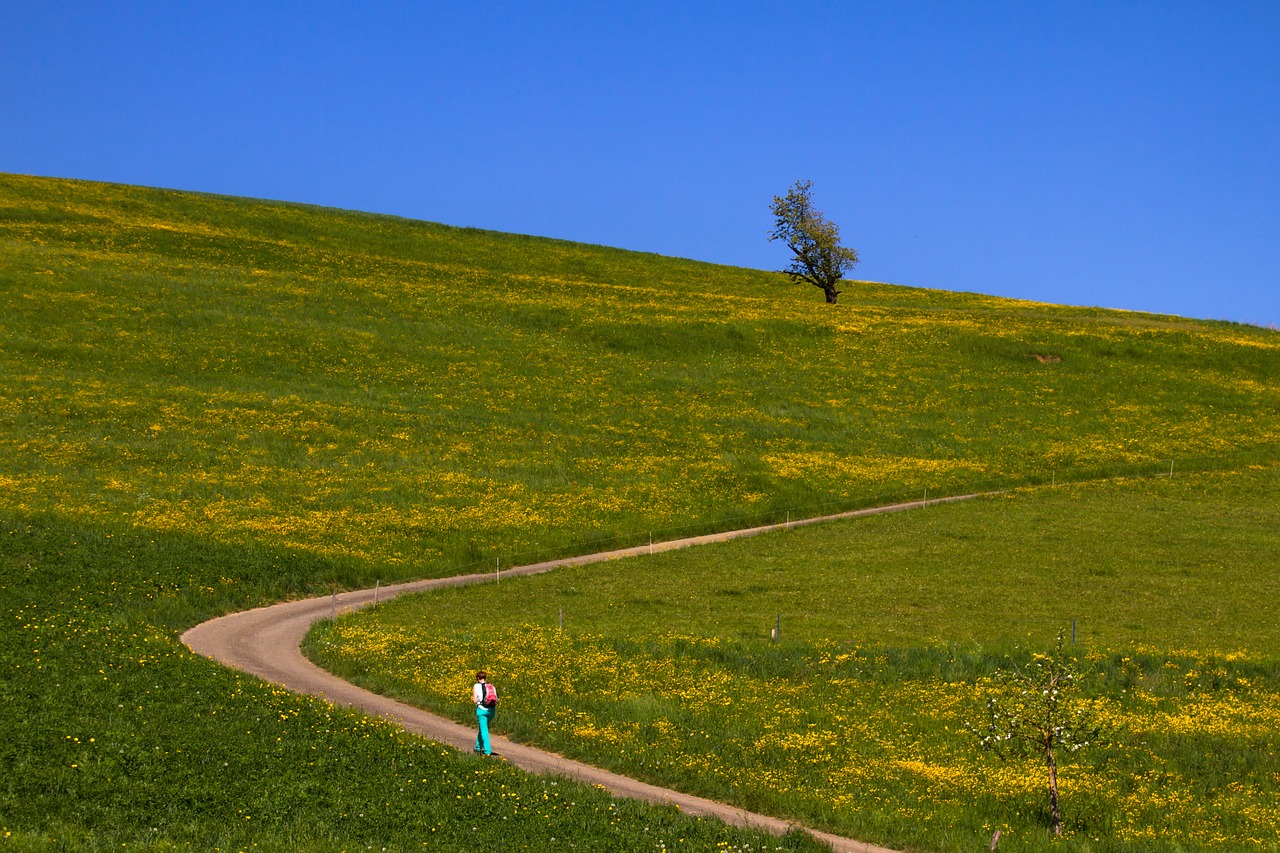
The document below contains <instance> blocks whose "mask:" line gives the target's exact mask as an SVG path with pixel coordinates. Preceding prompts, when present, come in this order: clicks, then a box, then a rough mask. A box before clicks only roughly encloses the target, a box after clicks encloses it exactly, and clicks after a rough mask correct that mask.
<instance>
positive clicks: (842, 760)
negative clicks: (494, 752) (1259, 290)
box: [308, 466, 1280, 851]
mask: <svg viewBox="0 0 1280 853" xmlns="http://www.w3.org/2000/svg"><path fill="white" fill-rule="evenodd" d="M1079 530H1088V531H1090V535H1089V536H1088V537H1083V536H1078V535H1074V536H1071V537H1070V538H1067V537H1066V534H1071V533H1074V532H1076V531H1079ZM1278 553H1280V467H1276V466H1269V467H1262V466H1259V467H1257V468H1255V469H1251V470H1248V471H1245V472H1238V473H1231V474H1200V475H1188V476H1186V477H1182V478H1180V479H1179V478H1173V479H1168V478H1162V479H1151V480H1143V481H1125V482H1112V483H1103V484H1097V483H1094V484H1086V485H1077V486H1068V487H1059V488H1058V489H1056V490H1052V491H1049V490H1045V489H1039V490H1033V491H1030V492H1022V493H1017V494H1012V495H1006V496H1002V497H998V498H992V499H987V500H983V501H980V502H976V503H962V504H950V505H946V506H938V507H932V508H929V509H927V510H922V511H915V512H911V513H901V514H897V515H886V516H875V517H870V518H863V519H858V520H855V521H848V522H841V523H838V524H832V525H829V526H824V527H821V528H808V529H801V530H794V531H788V532H785V533H777V534H770V535H768V536H765V537H757V538H753V539H748V540H739V541H735V542H732V543H726V544H724V545H719V546H707V547H703V548H700V549H696V550H691V551H680V552H668V553H665V554H657V555H653V556H647V557H640V558H632V559H628V560H623V561H618V562H616V563H610V564H595V565H590V566H581V567H574V568H568V569H564V570H557V571H556V572H555V573H552V574H550V575H543V576H537V577H530V578H512V579H509V580H508V581H503V582H501V583H499V584H497V585H486V586H484V587H482V588H477V587H471V588H465V589H462V588H455V589H450V590H444V591H440V592H433V593H431V594H428V595H421V596H414V597H410V598H405V599H400V600H397V601H395V602H392V603H390V604H387V605H385V606H383V607H381V608H380V609H379V610H378V612H376V613H363V614H359V615H355V616H351V617H344V618H342V619H340V620H338V623H337V624H336V625H331V624H329V625H323V626H321V627H319V628H317V629H316V630H315V631H313V635H312V636H311V638H310V639H309V645H308V649H309V653H310V654H311V655H312V656H313V657H314V658H315V659H316V660H317V661H319V662H322V663H323V664H324V665H325V666H326V667H327V668H329V669H332V670H333V671H335V672H338V673H340V674H342V675H343V676H344V677H348V678H350V679H351V680H354V681H357V682H359V683H363V684H366V685H367V686H369V687H371V688H373V689H376V690H378V691H379V692H383V693H388V694H390V695H395V696H397V697H399V698H401V699H402V700H405V701H409V702H412V703H414V704H419V705H424V706H428V707H432V708H435V709H437V710H439V711H441V712H443V713H449V714H453V715H454V716H458V715H459V714H461V713H464V712H465V710H466V707H465V703H460V702H459V701H458V696H460V695H465V693H466V691H467V690H468V689H469V684H470V682H469V680H468V673H469V672H471V671H474V670H475V669H477V668H485V669H487V670H488V671H490V672H491V673H493V674H494V677H495V678H497V679H499V681H500V683H501V684H502V685H503V694H504V696H505V697H506V698H505V699H504V701H503V705H502V711H501V713H500V715H499V716H500V718H499V720H498V727H499V728H505V729H506V730H507V731H509V732H510V733H511V734H512V736H514V737H516V738H517V739H519V740H521V741H529V742H534V743H539V744H542V745H545V746H546V747H548V748H550V749H553V750H555V751H558V752H562V753H565V754H568V755H571V756H573V757H575V758H579V759H581V760H585V761H589V762H592V763H598V764H601V765H603V766H608V767H610V768H611V769H614V770H616V771H618V772H622V773H626V774H628V775H634V776H638V777H641V778H644V779H647V780H649V781H652V782H656V783H662V784H667V785H672V786H675V787H679V788H681V789H684V790H689V791H691V792H693V793H697V794H700V795H703V796H707V797H713V798H717V799H721V800H724V801H726V802H732V803H735V804H738V805H741V806H742V807H744V808H749V809H753V810H759V811H765V812H769V813H773V814H779V815H785V816H788V817H793V818H797V819H800V820H803V821H806V822H809V823H812V824H818V825H820V826H822V827H823V828H826V829H828V830H831V831H834V832H838V833H841V834H845V835H850V836H853V837H857V838H864V839H869V840H873V841H875V842H877V843H882V844H887V845H892V846H897V847H905V848H909V849H922V850H956V851H959V850H972V849H977V848H978V847H979V845H982V844H984V843H985V842H986V841H987V840H988V839H989V838H990V837H991V835H992V834H993V832H994V831H995V830H997V829H999V830H1000V831H1001V832H1002V839H1001V842H1000V849H1002V850H1003V849H1012V850H1050V849H1068V850H1134V849H1141V850H1170V851H1174V850H1246V849H1251V850H1274V849H1277V847H1280V832H1277V830H1276V827H1275V824H1274V821H1273V820H1272V818H1271V814H1272V807H1273V805H1274V803H1275V802H1276V801H1277V798H1280V758H1277V755H1280V632H1278V631H1277V630H1276V627H1275V623H1274V619H1273V616H1272V611H1271V604H1272V602H1274V601H1275V600H1276V595H1277V593H1280V561H1277V559H1276V556H1275V555H1276V554H1278ZM1241 567H1248V569H1247V570H1242V568H1241ZM775 611H777V612H780V613H781V615H782V625H783V631H784V636H783V639H782V641H781V642H774V641H772V640H770V639H769V629H770V627H771V626H774V625H776V624H777V623H776V622H775V621H774V618H775ZM562 614H563V616H562ZM561 618H563V620H564V628H560V626H559V622H560V620H561ZM1073 620H1075V621H1076V622H1077V625H1078V628H1079V630H1080V638H1081V642H1080V643H1079V645H1077V646H1074V647H1072V653H1073V655H1074V656H1077V657H1079V658H1080V659H1081V660H1082V661H1083V662H1084V665H1085V668H1086V670H1087V671H1089V672H1090V673H1091V677H1090V678H1088V679H1087V680H1086V683H1085V686H1084V696H1085V701H1086V704H1087V706H1088V707H1090V708H1091V709H1092V711H1093V713H1094V714H1096V715H1097V716H1099V717H1100V718H1101V720H1102V721H1103V723H1104V730H1106V731H1107V732H1108V738H1107V742H1106V743H1105V745H1104V746H1103V747H1101V748H1098V749H1095V750H1093V751H1091V752H1086V753H1080V754H1079V755H1072V756H1070V757H1069V758H1068V759H1065V760H1064V759H1061V758H1060V761H1064V763H1063V764H1062V765H1061V767H1060V771H1059V772H1060V777H1059V778H1060V780H1062V785H1063V789H1062V790H1063V798H1064V803H1065V812H1064V813H1065V815H1066V820H1067V833H1066V837H1065V838H1064V839H1063V840H1061V841H1059V842H1057V843H1054V842H1052V841H1051V838H1050V836H1049V834H1048V833H1047V831H1046V829H1045V819H1046V812H1047V808H1046V803H1045V801H1044V800H1045V794H1044V790H1045V780H1044V771H1043V768H1042V767H1041V766H1040V765H1039V764H1038V763H1037V762H1036V761H1034V760H1032V761H1028V762H1019V761H1007V762H1001V761H999V760H996V759H994V758H992V757H991V756H989V755H985V754H983V753H982V752H981V751H980V750H979V748H978V743H977V738H976V736H975V735H974V734H973V732H972V731H970V730H969V728H970V727H971V726H972V725H973V724H975V723H976V721H977V720H978V719H979V718H980V717H981V715H982V709H983V707H984V703H985V701H986V698H987V697H988V696H990V695H993V691H995V690H996V689H997V687H996V686H995V685H994V684H993V682H992V678H991V676H992V673H993V671H994V670H995V669H996V667H997V666H1002V665H1003V664H1004V662H1005V661H1006V660H1008V659H1013V660H1024V659H1025V658H1026V656H1027V654H1028V653H1029V652H1031V651H1034V650H1037V649H1041V650H1043V649H1045V648H1046V647H1047V646H1048V645H1051V642H1052V635H1053V632H1054V631H1055V630H1058V629H1062V628H1064V627H1065V626H1069V625H1070V624H1071V623H1072V621H1073Z"/></svg>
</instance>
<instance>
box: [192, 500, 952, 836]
mask: <svg viewBox="0 0 1280 853" xmlns="http://www.w3.org/2000/svg"><path fill="white" fill-rule="evenodd" d="M972 497H976V495H960V496H956V497H949V498H937V499H934V500H921V501H913V502H910V503H903V504H895V505H892V506H884V507H875V508H872V509H864V510H855V511H852V512H844V513H839V514H837V515H829V516H823V517H821V518H811V519H803V520H800V521H792V522H787V523H785V524H771V525H765V526H762V527H753V528H748V529H745V530H733V531H727V532H724V533H714V534H710V535H707V536H696V537H691V538H689V539H678V540H672V541H670V542H655V543H653V544H652V545H642V546H639V547H636V548H624V549H620V550H617V551H606V552H602V553H599V554H589V555H586V556H581V557H570V558H567V559H562V560H550V561H548V562H545V563H536V564H533V565H529V566H522V567H519V568H513V569H507V570H505V571H503V572H501V574H502V575H505V576H508V577H510V576H511V575H533V574H540V573H542V572H549V571H551V570H552V569H556V568H559V567H561V566H573V565H582V564H586V563H596V562H602V561H604V560H615V559H620V558H622V557H632V556H639V555H642V554H651V553H657V552H659V551H671V550H675V549H677V548H688V547H692V546H694V545H701V544H706V543H710V542H723V541H726V540H729V539H737V538H741V537H745V536H754V535H756V534H759V533H764V532H766V531H771V530H782V529H786V528H790V527H800V526H803V525H808V524H817V523H819V522H823V521H831V520H835V519H840V518H854V517H857V516H862V515H872V514H875V513H882V512H894V511H899V510H906V509H916V508H919V507H923V506H925V505H927V504H935V503H946V502H950V501H958V500H965V499H968V498H972ZM494 577H495V576H494V573H492V572H486V573H484V574H474V575H460V576H457V577H449V578H432V579H429V580H419V581H411V582H408V583H402V584H396V585H393V586H387V587H382V588H380V589H377V590H372V589H366V590H360V591H357V592H348V593H342V594H339V595H334V596H324V597H322V598H309V599H305V600H302V601H288V602H285V603H283V604H274V605H271V606H269V607H260V608H257V609H255V610H246V611H244V612H242V613H232V614H229V615H227V616H221V617H219V618H217V619H211V620H209V621H208V622H203V623H201V624H199V625H197V626H195V627H194V628H192V629H191V630H189V631H187V632H186V633H185V634H183V635H182V642H183V643H185V644H186V645H187V647H188V648H190V649H191V650H192V651H194V652H196V653H198V654H201V655H204V656H205V657H208V658H212V659H213V660H215V661H218V662H219V663H221V664H224V665H225V666H229V667H232V668H233V669H238V670H241V671H243V672H247V673H250V674H252V675H256V676H258V677H259V678H262V679H265V680H267V681H270V682H273V683H275V684H279V685H281V686H283V687H287V688H288V689H290V690H293V691H295V692H298V693H306V694H310V695H313V696H320V697H323V698H324V699H327V700H328V701H330V702H333V703H334V704H336V705H344V706H349V707H353V708H360V709H362V710H365V711H367V712H369V713H372V714H377V715H378V716H380V717H384V718H386V719H389V720H392V721H394V722H395V723H397V724H398V725H400V726H402V727H403V728H404V729H405V730H406V731H409V732H413V733H414V734H419V735H423V736H425V737H429V738H431V739H432V740H436V741H439V742H441V743H444V744H448V745H449V746H452V747H455V748H457V749H459V750H463V751H467V752H469V751H470V750H471V748H472V747H473V746H474V744H475V730H474V729H473V728H472V727H470V726H463V725H460V724H458V723H455V722H453V721H452V720H447V719H445V718H443V717H438V716H436V715H435V714H430V713H427V712H426V711H423V710H421V709H419V708H414V707H412V706H409V705H405V704H404V703H402V702H397V701H395V700H393V699H388V698H387V697H385V696H379V695H378V694H376V693H370V692H369V691H368V690H364V689H362V688H359V687H356V686H355V685H354V684H351V683H349V682H346V681H343V680H342V679H340V678H338V677H337V676H335V675H331V674H330V673H328V672H326V671H325V670H323V669H321V668H320V667H318V666H316V665H315V664H313V663H312V662H311V661H309V660H307V658H305V657H304V656H303V654H302V651H301V648H300V646H301V644H302V639H303V637H304V636H306V633H307V631H308V630H309V629H310V628H311V625H312V624H313V623H315V622H317V621H319V620H321V619H325V618H328V617H331V616H334V615H336V614H342V613H349V612H351V611H353V610H359V609H360V608H362V607H366V606H368V605H370V604H373V603H374V601H375V596H376V598H377V600H378V601H386V600H388V599H391V598H394V597H396V596H397V595H401V594H402V593H406V592H419V591H422V590H429V589H437V588H440V587H445V586H461V585H464V584H474V583H486V582H492V581H493V580H494ZM493 744H494V749H495V751H497V752H499V753H500V754H501V755H502V757H503V758H505V759H506V760H507V761H509V762H510V763H512V764H514V765H516V766H517V767H520V768H522V769H524V770H528V771H531V772H534V773H543V774H555V775H558V776H565V777H568V778H571V779H576V780H578V781H581V782H585V783H587V784H590V785H601V786H603V787H604V788H606V789H607V790H608V791H609V792H610V793H612V794H613V795H614V796H618V797H632V798H637V799H642V800H648V801H650V802H655V803H667V804H672V805H676V806H679V808H680V809H681V810H682V811H684V812H686V813H688V814H693V815H705V816H709V817H715V818H719V819H720V820H723V821H725V822H726V823H730V824H735V825H739V826H749V827H752V828H756V829H763V830H766V831H768V832H772V833H774V834H776V835H781V834H783V833H785V832H787V831H788V830H790V829H793V828H801V829H804V830H805V831H807V832H809V833H810V834H812V835H813V836H815V837H816V838H819V839H821V840H822V841H824V842H826V843H827V844H830V845H831V847H832V849H833V850H838V851H851V853H894V851H891V850H889V849H888V848H884V847H877V846H875V845H872V844H865V843H863V842H860V841H854V840H853V839H850V838H842V837H840V836H837V835H831V834H829V833H825V832H819V831H817V830H813V829H809V828H808V827H800V826H799V825H798V824H795V823H792V822H789V821H785V820H780V819H779V818H774V817H769V816H767V815H760V814H755V813H753V812H747V811H744V810H742V809H738V808H734V807H733V806H728V805H725V804H724V803H717V802H714V801H712V800H707V799H704V798H702V797H694V796H690V795H688V794H682V793H680V792H678V791H672V790H668V789H666V788H659V787H657V786H655V785H650V784H647V783H645V782H639V781H636V780H635V779H629V778H627V777H626V776H619V775H618V774H616V773H610V772H609V771H607V770H601V769H600V768H598V767H592V766H590V765H587V764H582V763H581V762H577V761H572V760H570V759H567V758H564V757H562V756H559V755H556V754H554V753H550V752H544V751H542V750H540V749H534V748H533V747H529V746H524V745H522V744H518V743H514V742H512V741H509V740H507V739H506V738H503V737H497V736H495V737H494V738H493Z"/></svg>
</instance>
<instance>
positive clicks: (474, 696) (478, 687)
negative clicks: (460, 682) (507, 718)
mask: <svg viewBox="0 0 1280 853" xmlns="http://www.w3.org/2000/svg"><path fill="white" fill-rule="evenodd" d="M471 701H472V702H475V703H476V704H477V705H483V704H484V682H481V681H477V682H476V683H475V684H474V685H472V687H471Z"/></svg>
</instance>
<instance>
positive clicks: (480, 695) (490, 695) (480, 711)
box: [471, 669, 498, 755]
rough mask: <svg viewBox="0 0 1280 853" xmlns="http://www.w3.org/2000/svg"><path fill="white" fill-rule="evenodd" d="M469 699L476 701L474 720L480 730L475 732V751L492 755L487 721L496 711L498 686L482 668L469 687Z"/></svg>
mask: <svg viewBox="0 0 1280 853" xmlns="http://www.w3.org/2000/svg"><path fill="white" fill-rule="evenodd" d="M471 701H473V702H475V703H476V722H477V723H478V724H479V726H480V731H479V733H478V734H476V752H483V753H484V754H485V755H493V746H492V745H491V744H490V743H489V723H490V722H492V721H493V717H494V715H495V714H497V713H498V688H496V687H494V686H493V685H492V684H490V683H489V675H488V673H486V672H485V671H484V670H483V669H482V670H480V671H479V672H477V673H476V683H475V685H474V686H473V687H472V688H471Z"/></svg>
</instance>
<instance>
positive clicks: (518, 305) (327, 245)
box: [0, 176, 1280, 575]
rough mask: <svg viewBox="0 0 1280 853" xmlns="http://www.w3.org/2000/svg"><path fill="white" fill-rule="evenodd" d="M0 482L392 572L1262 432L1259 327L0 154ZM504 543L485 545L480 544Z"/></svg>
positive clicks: (50, 502) (1272, 408)
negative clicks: (188, 187) (848, 280)
mask: <svg viewBox="0 0 1280 853" xmlns="http://www.w3.org/2000/svg"><path fill="white" fill-rule="evenodd" d="M0 211H2V215H3V220H2V221H0V246H2V247H3V255H2V256H0V258H2V260H0V275H2V276H3V278H2V279H0V317H3V318H4V320H5V329H6V330H7V331H6V334H5V341H4V348H3V360H2V361H0V371H2V374H3V377H4V389H5V390H4V391H2V392H0V394H2V395H3V396H2V397H0V407H2V408H0V411H2V412H3V417H4V429H3V432H2V433H0V482H3V484H4V485H5V489H4V490H3V495H4V496H3V497H0V501H3V502H5V503H6V504H7V505H8V506H10V507H11V508H14V509H24V510H40V511H45V510H47V511H53V512H56V513H58V514H60V515H64V516H72V517H77V518H81V519H85V520H93V519H100V518H109V519H114V520H119V521H124V522H128V523H130V524H136V525H139V526H141V527H144V528H148V529H163V530H170V531H182V532H184V533H189V534H193V535H198V536H207V537H211V538H213V539H216V540H218V541H224V542H241V541H245V540H252V541H257V542H261V543H264V544H271V545H283V546H288V547H297V548H302V549H306V550H308V551H311V552H314V553H320V554H324V555H326V556H330V557H344V556H351V557H355V558H357V559H358V560H361V561H365V560H367V561H371V562H373V563H376V564H380V565H384V566H386V565H387V564H397V565H402V566H404V568H403V569H396V570H392V569H384V570H389V571H393V572H396V573H397V574H406V575H414V574H420V573H423V572H430V571H435V569H434V568H432V567H434V566H451V565H454V564H457V563H459V562H460V561H467V560H470V559H479V558H482V557H483V558H492V557H493V556H497V555H498V552H499V551H501V552H503V553H505V554H513V553H517V552H520V551H522V550H525V549H528V548H531V547H534V546H538V545H548V544H559V543H563V542H566V541H576V540H580V539H582V538H584V537H589V536H594V535H600V534H602V533H606V532H643V531H647V530H651V529H662V528H666V527H670V526H673V525H678V524H684V523H687V522H688V521H691V520H695V521H706V522H709V523H715V522H719V521H723V520H725V519H731V518H734V517H736V516H741V515H744V514H761V513H769V512H771V511H781V510H783V509H786V508H796V510H797V511H803V508H804V507H808V506H812V505H817V504H822V503H825V502H831V501H835V502H840V501H848V500H852V499H857V498H862V497H865V496H869V495H876V494H879V493H888V492H894V491H900V490H910V491H911V492H913V493H914V492H915V491H917V490H920V489H923V488H926V487H929V488H933V489H934V490H935V491H939V490H943V489H948V488H955V487H957V485H970V484H975V483H980V482H990V481H1002V480H1008V479H1010V478H1013V479H1018V478H1027V477H1042V478H1044V479H1048V478H1050V477H1052V476H1055V474H1054V472H1055V471H1059V472H1065V471H1069V470H1072V469H1078V468H1082V467H1089V466H1097V465H1101V464H1116V463H1129V462H1136V461H1140V460H1167V459H1171V458H1174V457H1186V456H1197V455H1201V454H1206V453H1213V454H1216V453H1222V452H1226V451H1232V450H1239V449H1245V448H1251V447H1257V446H1262V445H1271V444H1275V443H1276V442H1277V441H1280V417H1278V416H1277V413H1278V412H1280V335H1277V334H1276V333H1274V332H1269V331H1266V330H1262V329H1257V328H1253V327H1248V326H1240V325H1233V324H1222V323H1212V322H1200V321H1194V320H1185V319H1180V318H1175V317H1161V316H1154V315H1143V314H1132V313H1124V312H1114V311H1102V310H1092V309H1075V308H1064V307H1057V306H1050V305H1040V304H1033V303H1026V302H1017V301H1011V300H1005V299H996V298H991V297H984V296H978V295H972V294H953V293H946V292H942V291H931V290H920V289H913V288H906V287H895V286H889V285H881V284H870V283H864V284H860V285H854V286H851V287H849V289H848V292H847V293H846V295H845V302H844V304H841V305H838V306H827V305H825V304H821V303H820V302H819V301H817V300H815V299H814V296H813V294H811V293H809V292H807V291H806V290H804V289H803V288H799V287H795V286H790V285H788V284H787V283H786V282H785V278H784V277H783V276H781V275H778V274H774V273H766V272H758V271H752V270H744V269H733V268H727V267H718V266H711V265H707V264H697V263H692V262H686V261H679V260H672V259H667V258H662V257H657V256H652V255H641V254H635V253H628V252H623V251H618V250H611V249H602V248H597V247H590V246H581V245H574V244H569V243H563V242H556V241H551V240H544V239H537V238H527V237H516V236H510V235H502V234H494V233H486V232H478V231H471V230H460V229H455V228H449V227H445V226H439V225H431V224H426V223H420V222H410V221H406V220H401V219H394V218H389V217H376V216H368V215H364V214H356V213H346V212H341V211H335V210H326V209H320V208H314V207H304V206H297V205H284V204H276V203H264V202H253V201H248V200H243V199H230V198H219V197H211V196H200V195H192V194H183V193H174V192H162V191H154V190H145V189H138V188H129V187H119V186H111V185H103V184H86V183H73V182H65V181H52V180H47V179H34V178H20V177H13V176H9V177H4V178H3V179H0ZM499 543H501V547H499Z"/></svg>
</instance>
